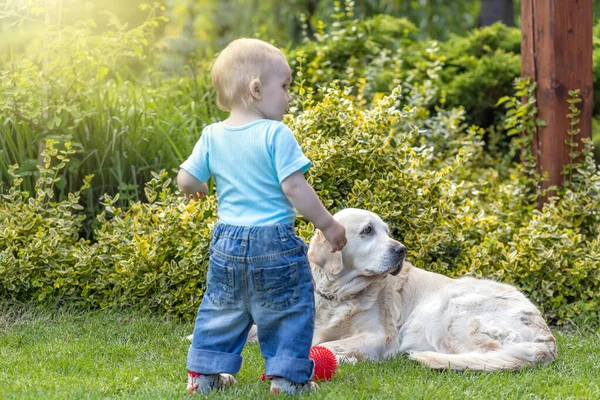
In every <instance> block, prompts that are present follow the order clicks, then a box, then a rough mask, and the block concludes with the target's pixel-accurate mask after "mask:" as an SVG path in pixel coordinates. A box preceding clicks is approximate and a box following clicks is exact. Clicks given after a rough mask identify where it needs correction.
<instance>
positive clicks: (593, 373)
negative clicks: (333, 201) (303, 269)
mask: <svg viewBox="0 0 600 400" xmlns="http://www.w3.org/2000/svg"><path fill="white" fill-rule="evenodd" d="M191 330H192V324H187V323H180V322H177V321H175V320H170V319H168V318H166V317H152V316H148V315H146V314H144V313H139V314H136V313H134V312H125V313H117V312H106V311H105V312H94V313H91V312H77V311H61V312H57V313H46V312H38V311H31V310H29V309H24V310H21V311H14V310H11V309H10V308H6V307H0V398H1V399H79V398H94V399H97V398H126V399H138V398H143V399H161V398H162V399H176V398H187V397H190V396H189V395H188V394H187V392H186V391H185V384H186V369H185V358H186V352H187V347H188V345H189V343H188V342H187V341H186V340H185V339H184V337H185V335H187V334H189V333H191ZM555 334H556V337H557V339H558V349H559V358H558V361H556V362H555V363H553V364H551V365H550V366H547V367H538V368H535V369H527V370H523V371H519V372H504V373H493V374H484V373H473V372H462V373H461V372H438V371H432V370H428V369H427V368H424V367H421V366H419V365H417V364H416V363H414V362H412V361H409V360H407V359H406V358H405V357H397V358H395V359H393V360H389V361H386V362H381V363H376V362H361V363H358V364H357V365H342V366H340V367H339V368H338V371H337V374H336V375H335V376H334V378H333V380H332V381H329V382H327V383H323V384H321V387H320V389H319V391H317V392H315V393H313V394H309V395H303V396H299V398H305V397H314V398H319V399H344V400H345V399H405V398H406V399H421V398H422V399H448V398H452V399H460V398H468V399H479V398H481V399H538V398H543V399H546V398H559V399H582V398H583V399H585V398H587V399H598V398H600V378H599V377H600V340H599V339H600V335H599V334H598V333H584V332H562V331H555ZM243 356H244V364H243V366H242V370H241V371H240V373H239V374H238V375H237V379H238V385H237V386H235V387H234V388H232V389H229V390H227V391H225V392H221V393H214V394H211V396H210V397H215V398H227V399H253V400H256V399H262V398H268V397H269V394H268V393H269V385H268V383H266V382H262V381H260V380H259V376H260V374H261V373H262V372H263V361H262V358H261V356H260V352H259V348H258V345H256V344H251V345H248V346H246V348H245V349H244V353H243ZM282 397H286V396H282Z"/></svg>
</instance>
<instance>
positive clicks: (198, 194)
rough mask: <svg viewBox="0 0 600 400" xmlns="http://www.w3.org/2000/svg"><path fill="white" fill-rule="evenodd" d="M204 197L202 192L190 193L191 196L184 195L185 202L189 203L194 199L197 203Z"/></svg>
mask: <svg viewBox="0 0 600 400" xmlns="http://www.w3.org/2000/svg"><path fill="white" fill-rule="evenodd" d="M204 196H206V195H205V194H204V193H202V192H196V193H192V194H186V195H185V199H186V200H187V201H190V200H191V199H194V200H196V201H198V200H200V199H201V198H202V197H204Z"/></svg>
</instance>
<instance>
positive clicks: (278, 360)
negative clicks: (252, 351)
mask: <svg viewBox="0 0 600 400" xmlns="http://www.w3.org/2000/svg"><path fill="white" fill-rule="evenodd" d="M314 368H315V363H314V361H313V360H312V359H310V358H287V357H272V358H269V359H268V360H267V361H266V362H265V369H266V375H267V376H280V377H282V378H285V379H287V380H288V381H292V382H296V383H304V382H308V381H309V380H310V378H312V375H313V370H314Z"/></svg>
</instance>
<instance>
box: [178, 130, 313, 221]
mask: <svg viewBox="0 0 600 400" xmlns="http://www.w3.org/2000/svg"><path fill="white" fill-rule="evenodd" d="M310 164H311V162H310V160H309V159H308V158H306V156H305V155H304V153H303V152H302V149H300V146H299V145H298V142H297V141H296V138H295V137H294V134H293V133H292V131H291V130H290V128H288V127H287V126H286V125H285V124H284V123H283V122H280V121H274V120H269V119H260V120H257V121H253V122H251V123H249V124H246V125H242V126H227V125H223V124H221V123H216V124H212V125H209V126H207V127H206V128H204V130H203V131H202V136H201V137H200V139H199V140H198V143H196V145H195V146H194V150H193V152H192V154H191V155H190V157H189V158H188V159H187V160H186V161H184V162H183V164H181V168H182V169H184V170H186V171H187V172H189V173H190V174H192V175H193V176H194V177H195V178H196V179H198V180H200V181H202V182H206V181H208V178H209V177H212V178H213V179H214V181H215V183H216V186H217V193H218V202H219V210H218V216H219V220H220V222H224V223H227V224H231V225H238V226H258V225H270V224H276V223H292V222H293V221H294V218H295V217H296V212H295V210H294V207H293V206H292V204H291V203H290V201H289V200H288V199H287V197H286V196H285V194H284V193H283V190H282V189H281V182H282V181H283V180H284V179H285V178H287V177H288V176H290V175H291V174H292V173H294V172H296V171H298V170H301V171H302V173H304V172H306V170H308V168H309V167H310Z"/></svg>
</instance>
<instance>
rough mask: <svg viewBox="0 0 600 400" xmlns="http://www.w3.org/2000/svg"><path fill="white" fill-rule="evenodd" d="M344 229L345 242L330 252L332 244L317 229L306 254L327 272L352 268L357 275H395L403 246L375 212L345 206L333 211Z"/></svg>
mask: <svg viewBox="0 0 600 400" xmlns="http://www.w3.org/2000/svg"><path fill="white" fill-rule="evenodd" d="M334 218H335V219H336V220H337V221H338V222H340V223H341V224H342V225H343V226H344V228H345V229H346V239H347V240H348V242H347V244H346V246H345V247H344V248H343V249H342V251H341V252H340V251H338V252H335V253H332V252H331V245H330V244H329V242H328V241H327V239H325V236H324V235H323V233H322V232H321V231H319V230H317V231H316V232H315V235H314V236H313V237H312V239H311V241H310V246H309V250H308V258H309V260H310V261H311V263H312V264H314V265H316V266H317V267H320V268H323V270H324V272H325V273H326V274H327V275H337V274H341V273H343V272H346V273H350V272H353V273H355V274H356V275H358V276H385V275H387V274H392V275H398V273H399V272H400V270H401V269H402V264H403V262H404V256H405V255H406V247H404V245H402V244H401V243H400V242H398V241H397V240H394V239H392V238H390V236H389V229H388V226H387V224H386V223H385V222H383V220H382V219H381V218H379V216H378V215H376V214H374V213H372V212H370V211H366V210H360V209H356V208H346V209H344V210H341V211H340V212H338V213H337V214H335V215H334Z"/></svg>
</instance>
